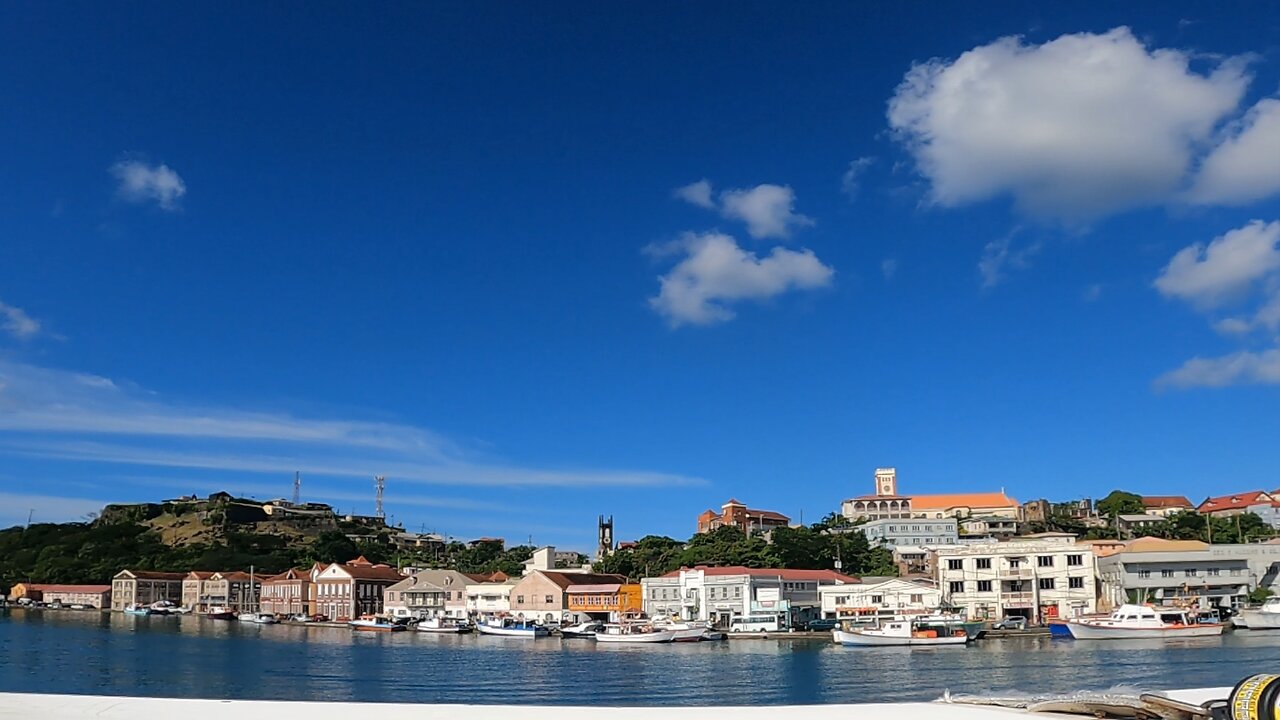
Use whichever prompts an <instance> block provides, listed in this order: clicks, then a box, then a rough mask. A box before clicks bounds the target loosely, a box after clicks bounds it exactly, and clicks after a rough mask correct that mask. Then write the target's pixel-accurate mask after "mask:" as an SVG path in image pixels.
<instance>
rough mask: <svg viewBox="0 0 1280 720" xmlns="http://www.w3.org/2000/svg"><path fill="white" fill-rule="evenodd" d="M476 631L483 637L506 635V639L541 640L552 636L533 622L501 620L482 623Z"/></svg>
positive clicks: (510, 619) (477, 625) (477, 626)
mask: <svg viewBox="0 0 1280 720" xmlns="http://www.w3.org/2000/svg"><path fill="white" fill-rule="evenodd" d="M476 630H477V631H478V632H479V633H480V634H481V635H504V636H506V637H522V638H540V637H546V636H548V635H550V634H551V631H550V630H548V629H547V628H545V627H543V626H541V625H539V624H537V623H535V622H531V621H527V620H516V619H514V618H501V619H495V620H489V621H487V622H480V623H477V624H476Z"/></svg>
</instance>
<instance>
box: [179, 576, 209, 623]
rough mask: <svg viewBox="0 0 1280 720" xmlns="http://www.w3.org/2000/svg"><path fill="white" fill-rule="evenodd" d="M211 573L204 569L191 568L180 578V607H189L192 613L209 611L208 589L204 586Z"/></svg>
mask: <svg viewBox="0 0 1280 720" xmlns="http://www.w3.org/2000/svg"><path fill="white" fill-rule="evenodd" d="M211 577H213V573H212V572H210V571H205V570H192V571H191V572H189V573H187V575H186V577H184V578H183V579H182V607H184V608H190V609H191V612H194V613H205V612H208V611H209V601H208V598H209V590H208V588H207V587H206V585H207V583H208V582H209V578H211Z"/></svg>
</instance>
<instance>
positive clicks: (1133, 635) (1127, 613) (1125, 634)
mask: <svg viewBox="0 0 1280 720" xmlns="http://www.w3.org/2000/svg"><path fill="white" fill-rule="evenodd" d="M1067 629H1068V630H1070V631H1071V637H1073V638H1075V639H1077V640H1112V639H1124V640H1133V639H1142V638H1187V637H1211V636H1215V635H1221V634H1222V631H1223V629H1224V627H1223V625H1222V623H1214V622H1196V619H1195V617H1194V616H1192V615H1191V614H1190V613H1189V612H1188V611H1187V610H1185V609H1182V608H1152V607H1147V606H1146V605H1121V606H1120V607H1119V608H1117V609H1116V610H1115V612H1113V613H1111V615H1109V616H1107V617H1106V618H1086V619H1080V620H1068V621H1067Z"/></svg>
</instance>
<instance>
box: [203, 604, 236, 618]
mask: <svg viewBox="0 0 1280 720" xmlns="http://www.w3.org/2000/svg"><path fill="white" fill-rule="evenodd" d="M204 616H205V617H207V618H209V619H210V620H235V619H236V611H235V610H232V609H231V608H229V607H226V606H225V605H212V606H210V607H209V609H208V610H207V611H206V612H205V614H204Z"/></svg>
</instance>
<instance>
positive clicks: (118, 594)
mask: <svg viewBox="0 0 1280 720" xmlns="http://www.w3.org/2000/svg"><path fill="white" fill-rule="evenodd" d="M186 577H187V576H186V573H171V572H154V571H151V570H121V571H120V572H118V573H116V574H115V577H113V578H111V609H112V610H124V609H125V608H127V607H129V606H130V605H150V604H152V603H156V602H160V601H161V600H167V601H169V602H171V603H174V604H177V603H178V602H180V601H181V600H182V581H183V580H184V579H186Z"/></svg>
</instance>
